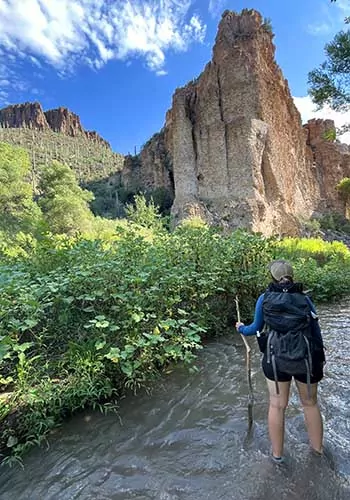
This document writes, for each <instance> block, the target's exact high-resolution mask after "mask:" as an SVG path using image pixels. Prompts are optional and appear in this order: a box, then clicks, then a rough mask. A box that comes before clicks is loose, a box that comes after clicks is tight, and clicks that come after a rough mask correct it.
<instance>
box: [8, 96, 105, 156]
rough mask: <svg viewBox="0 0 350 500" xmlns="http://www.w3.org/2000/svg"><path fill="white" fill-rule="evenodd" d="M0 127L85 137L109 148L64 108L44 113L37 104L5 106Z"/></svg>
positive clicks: (77, 117) (100, 138) (76, 116)
mask: <svg viewBox="0 0 350 500" xmlns="http://www.w3.org/2000/svg"><path fill="white" fill-rule="evenodd" d="M0 126H1V127H3V128H30V129H34V130H40V131H44V130H52V131H54V132H60V133H62V134H64V135H67V136H70V137H77V136H85V137H86V138H87V139H89V140H92V141H95V142H97V143H100V144H103V145H105V146H106V147H108V148H110V145H109V143H108V142H107V141H105V140H104V139H103V138H102V137H101V136H100V135H99V134H97V132H95V131H86V130H84V128H83V127H82V125H81V122H80V118H79V116H78V115H76V114H75V113H72V111H70V110H69V109H67V108H64V107H60V108H57V109H52V110H49V111H45V112H44V111H43V109H42V106H41V104H40V103H38V102H34V103H31V102H26V103H24V104H15V105H13V106H7V107H6V108H3V109H0Z"/></svg>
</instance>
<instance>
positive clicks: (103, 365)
mask: <svg viewBox="0 0 350 500" xmlns="http://www.w3.org/2000/svg"><path fill="white" fill-rule="evenodd" d="M10 166H11V168H10ZM28 168H29V163H28V157H27V156H26V155H25V154H24V153H23V151H21V150H17V151H15V150H13V148H11V147H9V146H5V145H2V146H1V147H0V178H1V191H0V210H1V214H2V215H6V218H2V219H1V221H2V222H1V223H2V226H1V228H0V229H1V232H2V240H1V245H0V401H1V405H0V453H2V454H3V455H4V456H5V457H6V458H5V460H4V461H5V462H6V463H13V462H14V461H16V460H19V457H20V456H21V455H22V454H23V452H24V451H25V450H26V449H27V448H28V447H30V446H32V445H33V443H40V442H41V441H42V440H43V439H45V437H46V436H47V435H48V433H49V432H50V430H51V429H52V428H54V427H55V426H56V425H58V424H59V422H61V421H62V419H63V418H65V417H66V416H67V415H70V414H71V413H72V412H74V411H77V410H79V409H81V408H85V407H87V406H90V407H98V408H101V410H106V411H107V410H109V409H114V408H115V407H116V404H117V402H118V399H119V397H120V395H121V394H122V393H123V392H125V390H127V389H132V390H136V389H137V388H138V387H140V386H144V385H145V384H148V383H150V382H151V381H152V380H154V379H155V378H156V377H158V376H159V374H161V373H162V372H164V371H165V370H167V369H169V365H171V364H172V363H174V362H181V363H185V364H188V365H189V368H190V369H192V370H193V369H195V364H193V361H194V359H195V354H196V351H197V350H198V349H200V348H201V346H202V339H203V337H204V336H209V335H211V336H212V335H221V334H224V333H227V332H230V333H232V334H234V328H233V325H234V322H235V320H236V318H235V307H234V297H235V295H236V294H237V295H238V296H239V298H240V304H241V313H242V319H243V320H248V319H249V318H250V317H251V314H252V308H253V306H254V301H255V299H256V297H257V296H258V295H259V294H260V293H261V291H263V290H264V288H265V286H266V284H267V280H268V277H267V272H266V268H267V264H268V262H269V261H270V260H271V259H273V258H276V257H282V256H283V257H284V258H287V259H290V260H291V261H292V262H293V264H294V265H295V268H296V273H297V278H298V277H299V279H300V278H302V279H303V280H304V281H305V285H306V287H307V288H309V289H311V290H312V296H313V298H314V299H315V300H316V301H320V300H330V299H332V298H335V297H340V296H342V295H344V294H348V293H349V291H350V253H349V250H348V249H347V248H346V247H345V246H344V245H343V244H341V243H325V242H323V241H322V240H317V239H315V240H300V239H292V238H288V239H284V240H275V239H267V238H264V237H262V236H261V235H254V234H250V233H248V232H244V231H236V232H234V233H232V234H223V233H221V232H219V231H218V230H215V229H213V228H209V227H208V226H207V225H205V224H204V223H203V222H201V221H200V220H191V221H187V222H184V223H183V224H182V225H181V226H179V227H177V229H176V230H174V231H173V232H171V233H170V232H169V231H168V230H167V229H166V226H167V224H168V220H167V219H163V218H162V217H160V215H159V213H158V210H157V208H156V207H155V205H154V204H153V203H146V201H145V199H144V198H142V197H136V200H135V205H133V206H129V208H128V209H127V211H126V212H127V216H128V220H120V221H107V220H103V219H99V218H94V217H93V216H92V214H91V213H90V212H89V210H88V208H87V205H86V204H87V201H88V194H87V193H86V192H84V191H83V190H82V189H81V188H80V187H79V186H78V185H77V183H76V180H75V177H74V175H72V173H71V171H70V170H69V169H67V167H65V166H62V165H60V164H59V163H55V162H53V163H51V164H50V165H48V166H47V168H46V169H45V171H43V174H42V176H41V180H40V185H39V189H38V193H39V194H38V195H36V196H34V197H33V194H34V193H33V191H32V188H31V187H30V186H31V185H30V184H28V183H25V178H26V176H27V174H28ZM28 186H29V188H28Z"/></svg>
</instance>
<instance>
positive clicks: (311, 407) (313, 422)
mask: <svg viewBox="0 0 350 500" xmlns="http://www.w3.org/2000/svg"><path fill="white" fill-rule="evenodd" d="M295 382H296V385H297V388H298V391H299V397H300V401H301V404H302V405H303V409H304V418H305V424H306V428H307V432H308V435H309V440H310V445H311V447H312V448H313V449H314V450H315V451H317V452H318V453H322V443H323V422H322V417H321V412H320V408H319V406H318V404H317V384H311V398H310V397H309V395H308V390H307V384H303V383H302V382H298V381H297V380H296V381H295Z"/></svg>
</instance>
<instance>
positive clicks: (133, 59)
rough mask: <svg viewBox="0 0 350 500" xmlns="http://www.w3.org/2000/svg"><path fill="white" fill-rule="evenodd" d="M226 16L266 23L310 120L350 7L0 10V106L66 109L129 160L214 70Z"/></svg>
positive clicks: (271, 2)
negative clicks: (321, 68) (248, 15)
mask: <svg viewBox="0 0 350 500" xmlns="http://www.w3.org/2000/svg"><path fill="white" fill-rule="evenodd" d="M226 8H227V9H230V10H234V11H237V12H239V11H240V10H241V9H243V8H255V9H257V10H259V11H260V12H261V13H262V15H263V16H265V17H269V18H270V19H271V21H272V25H273V29H274V32H275V35H276V36H275V39H274V41H275V44H276V48H277V50H276V57H277V62H278V63H279V65H280V66H281V68H282V70H283V73H284V75H285V77H286V78H287V79H288V81H289V85H290V88H291V92H292V95H293V96H295V97H296V98H297V99H296V103H297V105H298V107H299V109H300V111H301V112H302V116H303V118H304V119H306V118H309V117H310V116H311V115H313V106H312V104H311V103H310V100H309V98H308V97H306V96H307V74H308V72H309V71H310V70H311V69H313V68H314V67H315V66H317V65H318V64H319V63H320V62H322V60H323V47H324V44H325V43H326V42H327V41H329V40H330V39H331V38H332V37H333V36H334V34H335V33H336V32H337V31H339V30H340V29H342V28H343V27H344V22H343V19H344V17H345V16H346V15H350V0H337V2H336V3H335V4H334V3H330V0H250V1H246V0H217V1H214V0H158V1H156V0H0V106H1V107H3V106H5V105H7V104H12V103H20V102H24V101H34V100H37V101H40V102H41V103H42V105H43V107H44V109H50V108H55V107H58V106H66V107H68V108H70V109H71V110H72V111H74V112H75V113H77V114H79V115H80V118H81V121H82V124H83V126H84V127H85V128H86V129H94V130H97V131H98V132H99V133H100V134H101V135H102V136H103V137H104V138H105V139H107V140H108V141H109V142H110V143H111V144H112V147H113V149H114V150H115V151H118V152H121V153H128V152H134V148H135V147H136V148H137V150H138V149H139V148H140V147H141V146H142V144H143V143H144V142H146V141H147V140H148V139H149V138H150V136H151V135H152V134H153V133H155V132H157V131H159V130H160V128H161V127H162V126H163V124H164V118H165V113H166V111H167V109H168V108H169V107H170V105H171V98H172V94H173V92H174V90H175V88H176V87H179V86H182V85H184V84H186V83H187V82H188V81H189V80H191V79H192V78H194V77H196V76H198V75H199V73H200V72H201V71H202V70H203V68H204V66H205V64H206V63H207V62H208V61H209V60H210V58H211V52H212V46H213V44H214V40H215V35H216V31H217V25H218V22H219V19H220V17H221V13H222V12H223V10H225V9H226ZM322 116H327V117H328V116H330V117H333V118H335V119H336V120H337V122H338V123H339V125H340V124H341V122H342V121H344V120H345V119H349V116H345V118H344V117H339V116H338V115H336V114H332V113H330V112H329V110H324V111H323V115H322Z"/></svg>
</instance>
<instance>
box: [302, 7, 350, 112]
mask: <svg viewBox="0 0 350 500" xmlns="http://www.w3.org/2000/svg"><path fill="white" fill-rule="evenodd" d="M331 1H332V2H334V1H335V0H331ZM349 22H350V18H346V19H345V23H349ZM325 54H326V60H325V61H324V62H323V63H322V64H321V65H320V66H319V67H318V68H316V69H314V70H313V71H311V72H310V73H309V78H308V83H309V94H310V96H311V98H312V100H313V101H314V103H315V104H316V105H317V106H319V107H322V106H324V105H325V104H327V105H329V106H330V107H331V108H332V109H335V110H346V109H348V108H349V106H350V30H349V29H346V30H342V31H340V32H339V33H337V34H336V35H335V37H334V39H333V40H332V41H331V42H329V43H327V44H326V46H325Z"/></svg>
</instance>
